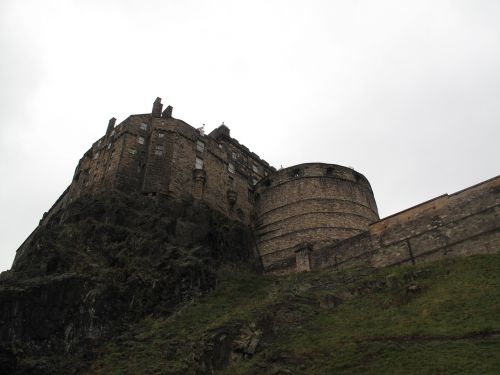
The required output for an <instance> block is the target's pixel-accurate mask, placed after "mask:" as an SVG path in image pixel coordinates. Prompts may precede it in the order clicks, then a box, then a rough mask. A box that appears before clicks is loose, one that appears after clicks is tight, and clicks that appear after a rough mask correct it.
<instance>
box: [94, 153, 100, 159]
mask: <svg viewBox="0 0 500 375" xmlns="http://www.w3.org/2000/svg"><path fill="white" fill-rule="evenodd" d="M98 157H99V151H97V152H96V153H95V155H94V159H97V158H98Z"/></svg>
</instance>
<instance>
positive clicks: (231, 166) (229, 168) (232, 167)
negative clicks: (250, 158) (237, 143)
mask: <svg viewBox="0 0 500 375" xmlns="http://www.w3.org/2000/svg"><path fill="white" fill-rule="evenodd" d="M227 170H228V171H229V173H234V164H233V163H229V164H228V165H227Z"/></svg>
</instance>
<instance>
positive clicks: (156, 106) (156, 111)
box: [152, 98, 163, 117]
mask: <svg viewBox="0 0 500 375" xmlns="http://www.w3.org/2000/svg"><path fill="white" fill-rule="evenodd" d="M162 108H163V104H161V98H156V100H155V102H154V103H153V111H152V114H153V117H161V109H162Z"/></svg>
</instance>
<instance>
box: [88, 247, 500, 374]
mask: <svg viewBox="0 0 500 375" xmlns="http://www.w3.org/2000/svg"><path fill="white" fill-rule="evenodd" d="M219 277H220V281H219V285H218V287H217V289H216V291H215V292H214V293H212V294H211V295H209V296H206V297H203V298H202V299H199V300H197V301H195V302H194V303H192V304H190V305H188V306H185V307H184V308H182V309H181V310H180V311H179V312H178V313H177V314H175V315H174V316H171V317H169V318H165V319H163V318H157V317H156V318H153V317H150V318H148V319H145V320H144V321H143V322H141V323H140V324H137V325H135V326H133V327H131V328H130V330H129V332H128V333H127V334H126V335H124V336H122V337H120V338H119V339H117V340H114V341H113V342H112V343H109V344H108V345H107V346H106V347H104V348H102V350H101V352H100V353H99V354H100V356H99V357H98V358H97V359H96V360H95V361H94V363H93V364H92V368H91V372H92V373H102V374H114V373H116V374H126V373H129V374H136V373H152V374H154V373H158V374H162V373H172V374H173V373H178V374H189V373H195V368H196V365H197V364H198V363H199V358H200V356H201V354H200V353H201V352H202V350H203V348H204V347H205V346H206V345H207V343H209V341H210V337H211V333H212V332H214V331H215V330H216V329H218V328H221V327H224V328H225V329H229V330H231V327H232V328H233V329H234V327H236V330H239V329H241V327H248V326H250V327H252V324H257V326H259V324H260V323H259V322H261V321H263V320H265V321H267V324H266V325H265V327H261V330H262V331H264V334H263V335H262V337H261V340H260V342H259V346H258V349H257V352H256V354H255V355H254V356H252V357H250V358H245V359H243V358H239V359H238V358H237V356H233V360H232V361H231V363H230V365H229V367H228V368H227V369H226V370H221V371H220V373H224V374H287V373H293V374H296V373H299V374H302V373H303V374H332V373H342V374H360V373H370V374H388V373H389V374H436V373H442V374H455V373H461V374H490V373H491V374H498V373H500V334H499V333H500V255H488V256H475V257H470V258H457V259H452V260H447V261H446V262H444V261H443V262H436V263H432V264H424V265H419V266H416V267H411V266H409V267H397V268H388V269H382V270H377V271H376V272H373V273H372V272H370V271H369V270H363V269H357V270H350V271H349V272H333V271H330V270H325V271H322V272H311V273H303V274H298V275H291V276H288V277H282V278H278V277H265V278H262V277H259V276H256V275H253V274H251V273H248V272H244V271H242V270H234V269H233V270H231V269H225V270H222V271H221V272H220V275H219ZM332 296H335V297H338V298H340V299H342V303H340V304H337V303H335V301H338V300H337V299H332ZM332 301H334V302H332ZM247 357H248V356H247Z"/></svg>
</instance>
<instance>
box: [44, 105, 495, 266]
mask: <svg viewBox="0 0 500 375" xmlns="http://www.w3.org/2000/svg"><path fill="white" fill-rule="evenodd" d="M172 112H173V108H172V107H171V106H167V108H166V109H165V110H163V104H162V103H161V99H160V98H156V100H155V101H154V103H153V108H152V111H151V113H145V114H136V115H131V116H129V117H128V118H127V119H125V120H124V121H123V122H121V123H120V124H118V125H116V126H115V124H116V119H115V118H111V119H110V120H109V123H108V126H107V128H106V133H105V134H104V135H103V136H102V137H101V138H100V139H98V140H97V141H96V142H94V143H93V144H92V147H91V148H90V149H89V150H87V152H85V154H84V155H83V157H82V158H81V159H80V161H79V163H78V166H77V167H76V170H75V173H74V176H73V181H72V182H71V184H70V186H69V187H68V188H67V189H66V191H65V192H64V193H63V195H62V196H61V198H60V199H59V200H58V201H57V202H56V204H55V205H54V206H53V207H52V209H51V210H50V211H49V212H48V214H47V215H45V216H44V219H43V220H42V224H43V222H47V221H48V220H49V219H50V216H51V214H52V213H53V212H55V211H57V209H59V208H63V207H65V206H66V205H67V204H69V203H71V202H72V201H73V200H75V199H77V198H78V197H80V196H82V195H84V194H93V193H96V192H99V191H103V190H113V189H116V190H121V191H125V192H137V193H141V194H144V195H148V196H151V197H156V196H163V197H167V198H170V199H174V200H185V199H189V200H191V199H195V200H200V201H203V202H205V203H206V204H207V205H208V206H209V207H211V208H212V209H214V210H217V211H219V212H221V213H222V214H224V215H225V216H227V217H228V218H230V219H232V220H237V221H240V222H242V223H245V224H246V225H248V226H250V227H251V228H252V229H253V232H254V234H255V240H256V241H255V246H256V249H255V250H256V252H257V253H258V254H260V257H261V260H262V264H263V267H264V271H266V272H274V273H289V272H296V271H303V270H311V269H320V268H324V267H339V266H346V265H358V264H371V265H373V266H374V267H379V266H385V265H390V264H401V263H407V262H412V263H414V262H415V261H416V259H418V258H419V257H420V258H421V259H424V258H426V259H427V257H428V258H429V259H430V258H435V257H437V256H442V254H441V252H444V254H447V253H449V252H451V251H452V249H456V250H453V251H456V252H457V253H460V251H462V250H461V249H463V248H471V246H469V247H466V246H468V245H471V244H472V245H474V246H473V248H474V252H475V253H481V252H483V253H484V252H489V251H495V250H491V249H498V248H499V247H500V239H499V237H500V236H499V225H500V224H499V223H500V220H498V215H499V213H498V212H499V204H500V198H499V192H500V191H499V189H498V186H499V184H500V178H499V177H496V178H494V179H492V180H489V181H487V182H485V183H482V184H478V185H477V186H474V187H472V188H470V189H467V190H464V191H463V192H458V193H456V194H454V195H452V196H448V195H443V196H441V197H438V198H435V199H433V200H431V201H428V202H424V203H423V204H421V205H418V206H415V207H412V208H410V209H408V210H404V211H402V212H400V213H398V214H395V215H392V216H390V217H388V218H385V219H383V220H379V216H378V210H377V205H376V202H375V197H374V194H373V191H372V188H371V186H370V183H369V181H368V179H367V178H366V177H365V176H363V175H362V174H360V173H358V172H357V171H354V170H353V169H351V168H347V167H343V166H340V165H335V164H325V163H306V164H300V165H295V166H291V167H288V168H285V169H280V170H278V171H277V170H276V169H275V168H273V167H272V166H270V165H269V163H267V162H266V161H265V160H263V159H262V158H260V157H259V156H258V155H256V154H255V153H253V152H251V151H250V150H249V149H248V148H247V147H245V146H244V145H242V144H241V143H239V142H238V140H236V139H234V138H232V137H231V131H230V129H229V127H228V126H226V125H225V124H224V123H223V124H221V125H220V126H219V127H218V128H216V129H214V130H213V131H212V132H210V133H209V134H208V135H207V134H204V132H203V129H196V128H194V127H192V126H191V125H189V124H187V123H186V122H184V121H182V120H179V119H176V118H174V117H172ZM466 222H467V223H468V224H467V225H462V223H466ZM417 228H418V231H420V232H418V231H417ZM456 228H461V229H459V230H458V229H456ZM419 236H420V237H419ZM471 241H472V242H471ZM429 248H431V250H430V253H429V252H427V253H426V251H427V250H426V249H429ZM422 254H424V255H425V256H424V255H422ZM436 254H439V255H436Z"/></svg>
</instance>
